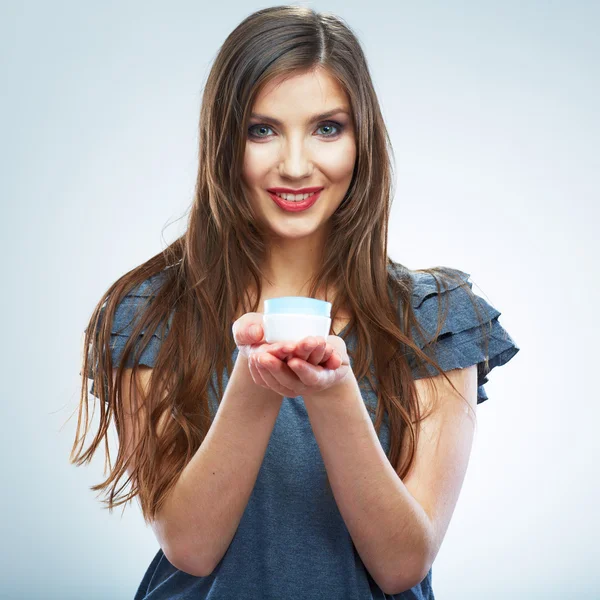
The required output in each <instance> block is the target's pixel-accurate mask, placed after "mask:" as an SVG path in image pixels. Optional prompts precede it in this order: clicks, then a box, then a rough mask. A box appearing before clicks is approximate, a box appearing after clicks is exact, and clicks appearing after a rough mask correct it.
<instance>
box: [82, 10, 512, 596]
mask: <svg viewBox="0 0 600 600" xmlns="http://www.w3.org/2000/svg"><path fill="white" fill-rule="evenodd" d="M388 144H389V139H388V136H387V132H386V129H385V124H384V122H383V119H382V116H381V112H380V109H379V104H378V101H377V97H376V95H375V92H374V89H373V84H372V81H371V79H370V76H369V72H368V68H367V63H366V59H365V57H364V55H363V52H362V50H361V47H360V45H359V42H358V40H357V39H356V37H355V35H354V34H353V33H352V31H351V30H350V29H349V28H348V27H347V26H346V25H345V24H344V23H343V22H342V21H341V20H340V19H338V18H336V17H334V16H333V15H330V14H323V13H322V14H319V13H316V12H315V11H314V10H311V9H310V8H304V7H298V6H280V7H272V8H266V9H264V10H260V11H258V12H256V13H254V14H252V15H250V16H249V17H248V18H247V19H245V20H244V21H243V22H242V23H241V24H240V25H239V26H238V27H237V28H236V29H235V30H234V31H233V32H232V33H231V35H230V36H229V37H228V38H227V40H226V41H225V43H224V44H223V46H222V48H221V49H220V52H219V54H218V56H217V58H216V60H215V63H214V65H213V68H212V70H211V72H210V75H209V78H208V81H207V84H206V88H205V91H204V98H203V102H202V108H201V115H200V153H199V168H198V177H197V186H196V190H195V198H194V204H193V207H192V211H191V214H190V219H189V223H188V228H187V231H186V233H185V234H184V235H183V236H182V237H181V238H180V239H178V240H177V241H176V242H174V243H173V244H172V245H171V246H169V247H168V248H167V249H166V250H165V251H164V252H161V253H160V254H158V255H157V256H155V257H153V258H152V259H150V260H148V261H147V262H146V263H144V264H143V265H141V266H139V267H137V268H135V269H133V270H132V271H131V272H129V273H127V274H126V275H125V276H123V277H122V278H120V279H119V280H118V281H117V282H116V283H114V284H113V285H112V286H111V287H110V288H109V289H108V290H107V292H106V294H105V296H104V297H103V298H102V299H101V300H100V302H99V303H98V305H97V306H96V308H95V310H94V312H93V315H92V318H91V320H90V323H89V325H88V328H87V329H86V338H85V348H87V349H88V351H87V352H85V353H84V362H83V371H82V373H83V381H82V395H81V402H80V407H79V410H80V413H79V414H80V417H81V412H82V410H83V408H84V407H85V409H86V411H87V402H88V390H87V377H88V376H89V377H90V378H92V379H93V380H94V385H93V386H92V390H91V392H92V394H93V395H94V396H97V397H98V398H99V399H100V407H101V422H100V429H99V431H98V433H97V435H96V437H95V439H94V440H93V442H92V444H91V446H90V447H89V448H88V449H87V450H86V451H83V449H82V447H81V446H79V448H77V454H76V453H75V452H76V447H75V446H74V448H73V453H72V455H71V460H72V462H74V463H76V464H82V463H83V462H84V461H86V460H90V459H91V456H92V455H93V453H94V451H95V449H96V448H97V447H98V445H99V444H100V442H101V440H102V438H103V437H105V436H106V433H107V429H108V426H109V424H110V419H111V417H112V416H113V415H114V418H115V425H116V429H117V434H118V438H119V452H118V456H117V461H116V464H115V465H114V467H113V468H112V470H111V472H110V476H109V478H108V479H107V480H106V481H105V482H103V483H102V484H99V485H97V486H94V487H93V488H92V489H94V490H107V489H108V488H109V487H110V486H112V487H111V488H110V489H109V490H108V491H109V494H108V501H107V504H108V507H109V509H112V508H113V507H114V506H118V505H119V504H123V503H124V502H127V501H128V500H130V499H132V498H134V497H137V498H138V500H139V502H140V506H141V509H142V513H143V515H144V519H145V520H146V522H147V523H149V524H150V525H151V526H152V528H153V531H154V532H155V535H156V538H157V540H158V542H159V545H160V549H159V551H158V553H157V554H156V556H155V557H154V559H153V561H152V563H151V564H150V565H149V567H148V569H147V571H146V573H145V575H144V576H143V578H142V581H141V583H140V585H139V588H138V590H137V593H136V596H135V598H136V599H142V598H146V599H148V600H150V599H151V600H159V599H161V600H162V599H167V598H205V597H206V598H207V597H210V598H227V599H231V598H257V599H270V598H277V599H281V598H286V599H292V598H302V599H303V600H306V599H311V598H315V599H317V598H318V599H322V598H328V599H332V598H336V599H337V598H339V599H340V600H341V599H345V600H346V599H348V598H356V599H361V600H362V599H367V598H383V597H384V594H389V595H394V597H395V598H433V597H434V595H433V591H432V588H431V575H432V571H431V565H432V563H433V560H434V559H435V557H436V555H437V552H438V551H439V548H440V545H441V543H442V540H443V537H444V534H445V532H446V529H447V527H448V525H449V521H450V518H451V515H452V512H453V510H454V507H455V505H456V502H457V500H458V494H459V491H460V487H461V485H462V481H463V477H464V474H465V471H466V467H467V463H468V459H469V453H470V449H471V442H472V438H473V433H474V426H475V423H476V421H475V416H476V415H475V407H476V404H478V403H481V402H483V401H484V400H486V399H487V395H486V393H485V390H484V387H483V385H484V384H485V383H486V382H487V374H488V373H489V372H490V370H491V369H492V368H494V367H495V366H500V365H502V364H504V363H506V362H507V361H508V360H510V358H512V357H513V356H514V355H515V354H516V353H517V352H518V350H519V348H518V347H517V346H516V345H515V343H514V342H513V340H512V339H511V338H510V336H509V335H508V333H507V332H506V331H505V330H504V329H503V328H502V326H501V325H500V324H499V322H498V316H499V314H500V312H499V311H498V310H496V309H495V308H493V307H492V306H491V305H490V304H488V303H487V302H486V301H485V300H483V299H482V298H480V297H479V296H476V295H475V294H473V292H472V291H471V288H472V285H473V284H472V282H470V281H469V280H468V279H469V274H468V273H465V272H463V271H460V270H459V269H453V268H447V267H438V268H435V269H421V270H410V269H408V268H406V267H404V266H402V265H400V264H399V263H396V262H394V261H392V260H391V259H390V258H388V256H387V230H388V219H389V211H390V204H391V201H390V199H391V197H392V196H393V190H392V189H391V187H392V186H391V182H392V170H391V165H390V157H389V155H388V148H389V146H388ZM305 188H309V189H308V190H307V189H305ZM312 188H315V189H312ZM282 189H283V190H282ZM314 191H317V192H318V194H317V195H316V196H313V197H312V200H306V199H305V198H304V197H305V196H306V197H308V194H309V193H312V192H314ZM284 192H289V193H291V194H293V193H295V192H296V193H297V192H303V194H302V196H300V195H299V194H298V197H291V198H290V197H288V196H286V195H285V193H284ZM278 194H279V196H278ZM282 194H283V196H282ZM286 198H287V201H286ZM315 199H316V201H315ZM296 200H301V201H302V202H303V204H295V205H292V201H296ZM292 209H293V210H292ZM279 296H308V297H313V298H319V299H321V300H327V301H330V302H331V303H332V325H331V330H330V332H329V333H330V335H329V336H328V337H327V339H324V338H312V337H307V338H305V339H304V340H302V342H299V343H297V344H282V343H277V344H267V343H266V342H265V340H264V329H263V327H262V313H263V306H264V301H265V300H266V299H268V298H273V297H279ZM253 326H258V328H257V331H256V332H253V329H252V327H253ZM92 332H93V334H92ZM86 414H87V413H86ZM85 432H86V433H87V423H86V431H85ZM423 434H424V435H423ZM77 437H78V440H77V441H76V444H77V442H78V441H79V430H78V433H77ZM84 437H85V436H84ZM125 474H126V475H127V476H128V477H127V480H126V482H125V483H129V482H131V484H132V490H131V492H130V493H129V494H128V495H127V496H125V497H122V498H120V499H119V498H118V496H116V495H115V489H116V484H117V481H118V480H119V479H120V478H121V477H122V476H124V475H125ZM121 489H122V488H121Z"/></svg>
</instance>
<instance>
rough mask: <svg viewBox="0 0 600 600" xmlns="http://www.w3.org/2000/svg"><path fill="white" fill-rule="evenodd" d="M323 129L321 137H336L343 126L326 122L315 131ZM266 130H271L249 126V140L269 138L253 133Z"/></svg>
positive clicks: (261, 126) (265, 126)
mask: <svg viewBox="0 0 600 600" xmlns="http://www.w3.org/2000/svg"><path fill="white" fill-rule="evenodd" d="M332 127H333V129H334V132H333V133H331V130H332ZM323 128H325V129H326V130H327V131H326V132H325V133H324V134H323V137H337V136H338V135H339V134H340V133H341V132H342V130H343V128H344V126H343V125H342V124H341V123H336V122H335V121H327V122H325V123H321V125H319V127H318V128H317V129H323ZM268 129H271V127H269V125H262V124H257V125H251V126H250V127H249V128H248V134H249V136H250V137H251V138H266V137H269V136H268V135H262V134H258V133H254V132H255V131H260V130H268ZM271 131H272V129H271Z"/></svg>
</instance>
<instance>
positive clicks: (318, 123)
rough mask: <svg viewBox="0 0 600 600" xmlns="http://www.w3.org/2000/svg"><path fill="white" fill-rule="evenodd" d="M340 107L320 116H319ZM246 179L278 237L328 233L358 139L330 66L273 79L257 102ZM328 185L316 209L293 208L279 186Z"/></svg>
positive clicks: (259, 211) (262, 216)
mask: <svg viewBox="0 0 600 600" xmlns="http://www.w3.org/2000/svg"><path fill="white" fill-rule="evenodd" d="M334 109H340V110H335V112H334V113H332V114H330V115H329V116H327V117H325V118H319V119H317V116H318V115H322V114H323V113H326V112H330V111H332V110H334ZM252 115H253V116H252V117H251V118H250V121H249V124H248V129H247V134H246V149H245V154H244V166H243V174H242V179H243V184H244V186H245V187H246V189H247V192H248V194H249V198H250V201H251V202H252V204H253V207H254V209H255V210H256V212H257V214H258V215H259V218H260V219H261V220H263V221H264V222H266V223H267V224H268V226H269V228H270V229H271V231H272V232H273V234H274V236H275V237H278V238H283V239H300V238H306V237H307V236H311V234H315V233H317V232H319V231H320V232H321V233H322V232H323V231H324V230H325V229H324V225H325V224H326V223H327V221H328V220H329V217H330V216H331V215H332V214H333V213H334V212H335V210H336V209H337V207H338V206H339V205H340V203H341V202H342V199H343V198H344V195H345V193H346V191H347V190H348V187H349V185H350V181H351V180H352V173H353V170H354V163H355V160H356V141H355V136H354V127H353V121H352V115H351V107H350V103H349V100H348V97H347V95H346V93H345V91H344V90H343V89H342V88H341V87H340V85H339V84H338V83H337V81H336V80H335V79H334V78H332V77H331V76H330V75H328V74H327V73H326V72H325V71H324V70H318V71H316V72H311V73H305V74H299V75H295V76H293V77H292V78H289V79H287V80H286V81H282V80H281V79H280V80H278V81H272V82H270V83H269V84H267V85H266V86H265V88H263V90H262V91H261V93H260V94H259V95H258V97H257V98H256V101H255V104H254V106H253V107H252ZM279 187H283V188H290V189H292V190H298V189H301V188H307V187H319V188H323V190H322V191H321V193H320V196H319V199H318V200H317V202H316V203H315V204H313V205H312V206H311V207H310V208H308V209H306V210H303V211H300V212H289V211H286V210H284V209H283V208H281V207H280V206H278V204H277V203H276V202H275V201H274V200H273V199H272V198H271V196H270V194H269V193H268V192H267V190H268V189H271V188H279Z"/></svg>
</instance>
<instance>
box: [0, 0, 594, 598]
mask: <svg viewBox="0 0 600 600" xmlns="http://www.w3.org/2000/svg"><path fill="white" fill-rule="evenodd" d="M304 4H307V3H304ZM308 4H309V5H310V6H313V7H314V8H316V9H317V10H321V11H331V12H334V13H336V14H338V15H340V16H341V17H343V18H344V19H345V20H346V21H347V22H348V24H349V25H350V26H351V27H352V28H353V29H354V31H355V32H356V33H357V34H358V36H359V38H360V40H361V42H362V44H363V47H364V49H365V51H366V54H367V58H368V61H369V64H370V69H371V72H372V75H373V77H374V80H375V85H376V89H377V92H378V94H379V99H380V102H381V105H382V107H383V112H384V116H385V118H386V121H387V124H388V126H389V130H390V134H391V137H392V141H393V145H394V150H395V154H396V160H397V168H398V176H397V194H396V198H395V201H394V212H393V215H392V220H391V223H390V236H389V253H390V255H391V256H392V257H393V258H395V259H396V260H399V261H400V262H402V263H404V264H406V265H407V266H409V267H411V268H423V267H430V266H434V265H440V264H441V265H446V266H452V267H457V268H460V269H462V270H464V271H467V272H468V273H470V274H471V276H472V280H473V281H474V282H475V286H474V291H476V292H477V293H478V294H480V295H482V296H484V297H486V298H487V299H488V300H489V301H490V302H491V303H492V304H493V305H494V306H496V307H497V308H498V309H499V310H500V311H501V312H502V316H501V317H500V322H501V323H502V324H503V326H504V327H505V328H506V329H507V330H508V331H509V333H510V334H511V335H512V336H513V338H514V339H515V341H516V342H517V343H518V345H519V346H520V347H521V352H520V353H519V354H517V356H516V357H515V358H514V359H513V360H512V361H510V362H509V363H508V364H507V365H505V366H503V367H500V368H498V369H495V370H494V371H493V372H492V373H491V375H490V380H489V383H488V384H487V385H486V390H487V392H488V395H489V400H488V401H487V402H485V403H484V404H482V405H480V406H479V407H478V429H477V433H476V438H475V442H474V446H473V451H472V455H471V459H470V464H469V469H468V472H467V476H466V480H465V483H464V486H463V489H462V493H461V496H460V499H459V503H458V505H457V507H456V511H455V513H454V517H453V520H452V522H451V525H450V528H449V530H448V533H447V536H446V538H445V541H444V543H443V545H442V548H441V550H440V553H439V555H438V557H437V560H436V562H435V563H434V566H433V586H434V591H435V593H436V597H438V598H439V599H441V600H452V599H455V598H461V599H462V600H469V599H479V598H486V599H488V600H500V599H504V598H508V597H510V598H515V599H517V598H518V599H521V598H522V599H529V598H544V599H545V600H553V599H557V600H558V599H564V598H582V599H583V598H586V599H587V598H593V597H597V594H598V591H597V590H598V586H599V585H600V576H599V575H598V570H597V566H598V550H597V539H598V537H599V535H600V528H599V518H598V500H599V499H600V494H599V491H600V486H599V484H598V480H597V478H596V474H597V462H598V458H599V456H600V452H599V446H600V444H599V436H598V434H597V431H598V419H599V417H600V409H599V408H598V397H599V394H598V391H597V385H596V384H597V381H596V377H595V375H594V373H597V372H598V370H597V366H596V363H597V352H596V350H597V348H598V333H599V332H598V322H597V308H596V306H597V302H598V293H599V291H600V288H599V285H598V275H599V273H598V268H597V263H596V259H597V257H598V255H599V254H598V250H599V244H598V236H597V224H598V217H599V209H598V205H599V192H598V187H599V186H598V184H599V182H598V171H599V167H600V159H599V156H600V154H599V151H598V139H599V138H598V134H599V129H600V127H599V117H598V106H599V105H600V99H599V97H598V96H599V94H598V90H599V82H598V72H597V70H596V71H595V69H597V65H598V59H599V58H600V56H599V50H600V38H599V37H598V24H599V22H600V21H599V17H600V9H599V5H598V3H595V2H582V1H573V2H569V3H567V2H550V1H548V2H542V1H529V2H527V1H519V2H516V1H514V0H511V1H506V0H502V1H500V0H497V1H495V2H474V1H473V2H462V1H454V2H441V1H436V2H401V1H400V2H398V1H395V2H391V1H389V2H382V1H375V0H374V1H371V2H351V3H348V2H341V1H333V0H332V1H329V2H318V3H317V2H315V3H308ZM268 5H269V3H265V4H263V3H260V4H259V3H252V2H241V1H238V2H233V1H226V2H221V3H216V4H214V3H208V2H183V1H179V2H169V3H166V2H163V3H158V2H149V1H144V2H141V1H139V2H114V1H113V2H102V3H100V2H97V3H92V2H75V1H70V2H65V1H55V2H27V1H22V2H17V1H15V2H6V1H4V2H1V3H0V52H1V54H0V75H1V86H2V92H1V94H0V108H1V111H0V119H1V121H0V125H1V131H2V136H1V140H2V145H1V152H2V155H1V159H2V161H1V163H0V164H1V167H0V168H1V169H2V174H1V177H0V186H1V187H0V190H1V198H2V238H1V240H2V249H3V256H4V266H3V293H2V294H1V302H2V314H3V315H4V331H3V334H4V343H3V349H2V362H1V364H2V381H3V386H2V402H1V404H0V405H1V410H2V424H3V432H2V436H0V438H1V440H2V441H1V446H0V450H1V456H2V476H3V477H2V479H3V486H2V487H3V493H2V500H1V502H2V529H3V531H2V539H3V544H2V553H3V560H2V563H1V566H0V597H2V598H7V599H11V600H13V599H14V600H17V599H28V600H29V599H44V600H49V599H54V598H56V599H61V600H71V599H81V598H86V599H88V600H92V599H96V598H97V599H107V598H111V599H114V600H120V599H123V600H125V599H131V598H133V595H134V592H135V590H136V589H137V586H138V584H139V582H140V580H141V578H142V575H143V573H144V571H145V570H146V568H147V566H148V564H149V563H150V560H151V558H152V557H153V556H154V554H155V553H156V551H157V550H158V543H157V541H156V539H155V538H154V535H153V532H152V530H151V529H150V528H149V527H146V526H145V524H144V522H143V519H142V516H141V512H140V510H139V507H138V505H137V503H133V504H130V505H129V506H128V507H127V508H126V509H125V512H124V514H122V511H121V508H119V509H117V510H116V511H115V512H113V514H112V515H110V514H109V513H108V511H106V510H105V509H104V508H102V506H101V504H100V502H99V500H98V499H96V497H95V493H94V492H91V491H90V489H89V487H90V486H91V485H93V484H96V483H99V482H100V481H102V479H103V467H104V458H103V456H102V455H101V453H98V454H96V456H95V459H94V461H93V462H92V464H91V465H90V466H88V467H82V468H76V467H74V466H72V465H70V464H69V461H68V457H69V453H70V450H71V445H72V443H73V439H74V434H75V427H76V415H75V416H74V417H73V418H71V420H70V421H69V422H68V423H66V424H65V422H66V421H67V419H68V418H69V416H70V415H71V413H72V411H73V410H74V409H75V407H76V405H77V402H78V391H79V387H78V386H79V383H80V379H79V375H78V373H79V370H80V367H81V363H80V361H81V353H82V344H83V330H84V328H85V326H86V325H87V321H88V319H89V317H90V315H91V311H92V308H93V306H94V305H95V303H96V302H97V301H98V299H99V298H100V296H101V294H103V293H104V291H105V289H106V288H107V287H108V286H109V285H110V284H111V283H112V282H113V281H114V280H115V279H116V278H117V277H119V276H121V275H122V274H124V273H125V272H126V271H128V270H130V269H131V268H133V267H134V266H135V265H138V264H140V263H141V262H142V261H144V260H146V259H147V258H149V257H150V256H152V255H154V254H155V253H157V252H158V251H160V250H161V249H162V248H164V247H165V246H166V245H167V243H168V242H170V241H172V240H174V239H175V238H176V237H177V236H178V235H179V234H180V233H182V231H183V228H184V226H185V216H186V214H187V210H188V208H189V205H190V203H191V200H192V192H193V186H194V179H195V174H196V158H197V124H198V115H199V109H200V101H201V93H202V85H203V84H204V81H205V78H206V75H207V74H208V70H209V67H210V65H211V62H212V60H213V57H214V56H215V54H216V52H217V50H218V48H219V46H220V44H221V43H222V42H223V40H224V39H225V37H226V36H227V35H228V34H229V33H230V32H231V30H232V29H233V28H234V27H235V26H236V25H237V24H238V23H239V22H240V21H241V20H242V19H243V18H245V17H246V16H247V15H248V14H249V13H251V12H254V11H255V10H257V9H259V8H262V7H264V6H268ZM96 416H97V415H96ZM112 435H113V437H114V430H113V431H112ZM121 483H122V482H121Z"/></svg>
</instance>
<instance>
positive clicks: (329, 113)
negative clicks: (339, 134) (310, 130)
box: [250, 106, 350, 127]
mask: <svg viewBox="0 0 600 600" xmlns="http://www.w3.org/2000/svg"><path fill="white" fill-rule="evenodd" d="M337 113H345V114H346V115H348V116H350V113H349V111H348V110H346V109H345V108H344V107H342V106H338V107H337V108H334V109H332V110H328V111H327V112H324V113H321V114H320V115H315V116H314V117H312V118H311V119H310V120H309V121H308V122H309V123H315V122H316V121H322V120H323V119H328V118H329V117H332V116H333V115H335V114H337ZM250 118H251V119H262V120H263V121H270V122H271V123H275V125H279V126H280V127H281V125H283V123H282V122H281V121H280V120H279V119H276V118H275V117H269V116H268V115H261V114H258V113H252V114H251V115H250Z"/></svg>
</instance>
